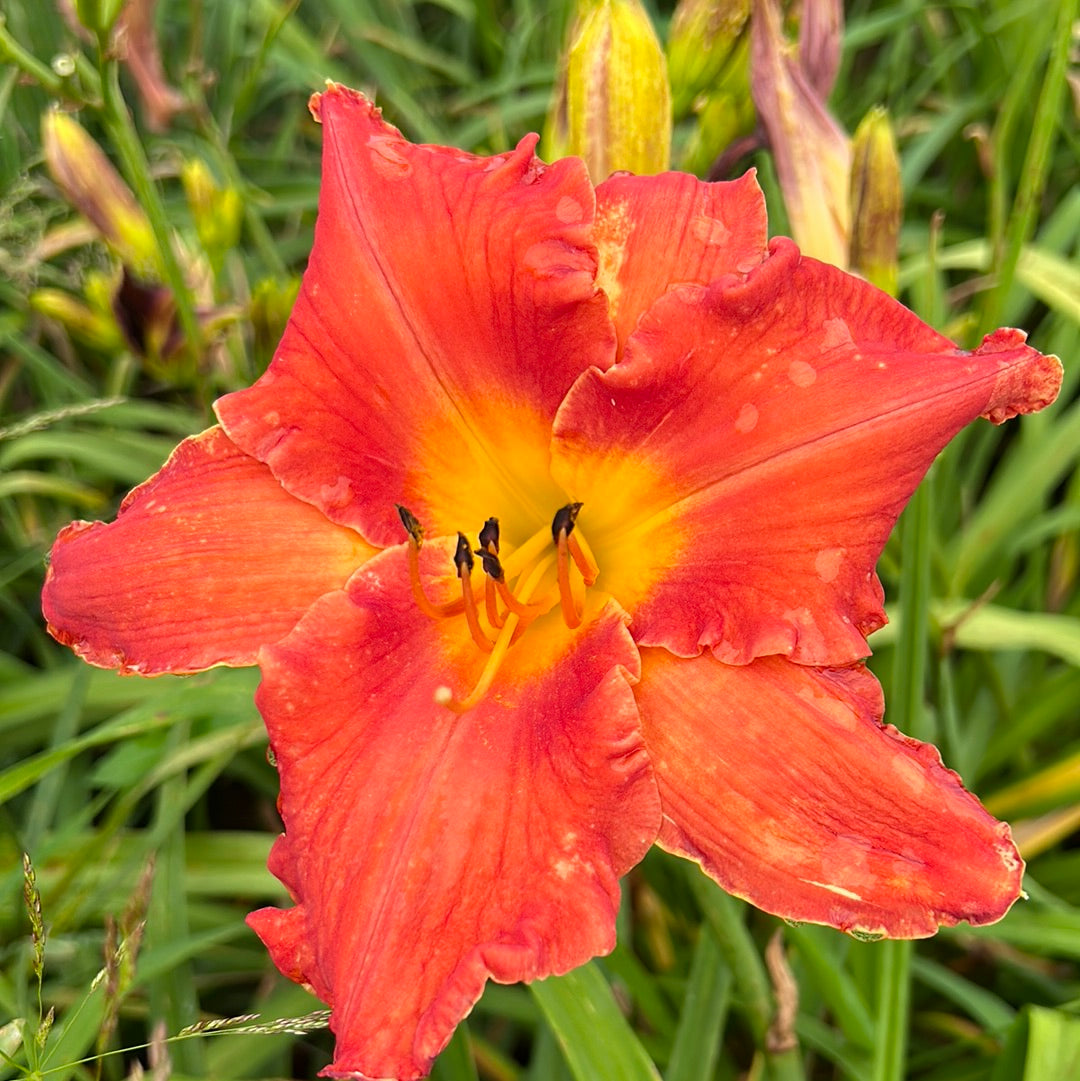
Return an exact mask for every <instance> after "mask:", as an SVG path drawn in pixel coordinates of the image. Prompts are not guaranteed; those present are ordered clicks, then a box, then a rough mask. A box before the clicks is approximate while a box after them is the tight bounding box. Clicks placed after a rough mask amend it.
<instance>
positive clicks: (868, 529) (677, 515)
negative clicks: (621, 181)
mask: <svg viewBox="0 0 1080 1081" xmlns="http://www.w3.org/2000/svg"><path fill="white" fill-rule="evenodd" d="M1060 382H1061V365H1060V363H1059V362H1058V361H1057V359H1056V358H1054V357H1045V356H1042V355H1041V354H1039V353H1037V352H1036V351H1035V350H1034V349H1031V348H1029V347H1028V346H1026V345H1024V337H1023V335H1022V334H1021V333H1020V332H1019V331H1015V330H1001V331H998V332H996V333H995V334H993V335H991V336H989V337H988V338H987V339H986V340H985V341H984V342H983V344H982V346H981V347H980V348H979V349H977V350H976V351H975V352H974V353H968V352H965V351H962V350H960V349H957V348H956V347H955V346H953V345H952V343H950V342H949V341H947V340H946V339H945V338H942V337H941V336H940V335H939V334H937V333H935V332H934V331H933V330H931V329H930V327H928V326H926V325H925V324H924V323H922V322H920V321H919V320H918V319H917V318H916V317H915V316H914V315H912V314H911V313H910V312H909V311H907V310H906V309H905V308H903V307H902V306H901V305H899V304H897V303H896V302H895V301H893V300H891V299H890V298H889V297H887V296H886V295H885V294H884V293H880V292H878V291H877V290H876V289H874V288H873V287H872V286H869V285H867V284H866V283H865V282H862V281H860V280H858V279H856V278H853V277H850V276H848V275H846V274H843V273H841V272H840V271H838V270H835V269H834V268H832V267H829V266H825V265H824V264H821V263H818V262H815V261H813V260H809V259H803V260H801V261H800V258H799V255H798V252H797V250H796V249H795V248H794V247H793V246H792V245H791V243H790V241H774V243H773V249H772V254H771V256H770V258H769V259H768V260H767V262H766V263H765V264H764V265H763V266H762V267H761V269H760V270H758V271H756V272H754V273H753V274H751V275H750V276H749V277H748V278H747V279H746V280H745V281H744V282H734V281H731V280H728V281H720V282H716V283H714V284H713V285H711V286H709V287H708V288H704V289H702V288H695V287H688V288H683V289H678V290H675V291H674V292H673V293H670V294H668V295H667V296H665V297H663V298H662V299H661V300H659V301H658V302H657V303H656V305H654V307H653V308H652V309H651V310H650V311H649V313H648V314H647V315H646V317H645V318H644V320H643V321H642V323H641V325H640V327H639V329H638V331H637V332H636V334H635V335H634V336H633V337H632V338H631V339H630V342H629V343H628V346H627V350H626V354H625V357H624V359H623V360H622V361H620V363H619V364H618V365H616V366H615V367H614V368H612V369H610V370H609V371H608V372H606V373H599V372H590V373H587V374H586V375H585V376H583V377H582V379H581V380H580V381H579V382H578V383H577V384H576V385H575V387H574V389H573V390H572V391H571V393H570V394H569V395H568V397H567V400H566V402H565V403H564V406H563V408H562V410H561V411H560V413H559V415H558V418H557V422H556V428H555V432H556V439H555V442H554V449H553V460H554V464H553V472H554V474H555V476H556V477H557V478H558V479H559V480H560V481H561V483H562V484H563V485H564V487H565V488H566V490H567V492H568V493H570V495H571V497H572V498H573V499H576V500H581V501H583V502H584V505H585V506H584V510H583V511H582V513H581V516H580V518H579V523H580V524H581V526H582V528H583V529H584V530H586V531H587V532H588V536H589V540H590V541H591V543H592V545H593V548H594V549H596V552H597V557H598V559H599V562H600V570H601V577H600V580H599V587H600V588H602V589H605V590H607V591H608V592H609V593H611V594H612V595H613V596H615V597H616V598H617V599H618V601H619V602H620V604H622V605H623V607H625V608H626V609H627V610H628V611H629V612H630V614H631V616H632V619H633V622H632V624H631V631H632V633H633V635H634V638H635V640H636V641H637V642H638V643H639V644H640V645H663V646H666V647H667V648H669V649H671V650H672V651H673V652H675V653H677V654H679V655H680V656H694V655H695V654H697V653H698V652H699V651H700V650H701V648H702V647H712V648H713V649H714V651H715V652H716V654H717V656H718V657H719V658H720V659H721V660H725V661H728V662H731V663H738V664H743V663H746V662H747V661H750V660H752V659H753V658H754V657H757V656H763V655H766V654H772V653H779V654H785V655H789V656H791V657H792V659H794V660H796V661H799V662H801V663H806V664H846V663H849V662H851V661H852V660H855V659H857V658H859V657H862V656H864V655H865V654H866V653H867V652H869V650H868V649H867V647H866V644H865V641H864V635H866V634H869V633H870V632H871V631H873V630H875V629H877V628H878V627H879V626H880V625H881V624H882V623H883V622H884V619H885V617H884V612H883V610H882V607H881V600H882V594H881V588H880V585H879V583H878V581H877V578H876V577H875V575H874V564H875V562H876V560H877V557H878V555H879V554H880V552H881V549H882V547H883V546H884V543H885V540H886V538H887V537H888V534H889V531H890V530H891V529H892V526H893V524H894V522H895V521H896V518H897V516H898V515H899V513H900V510H901V509H902V507H903V506H904V504H905V503H906V501H907V500H908V498H909V497H910V495H911V493H912V491H913V490H914V489H915V486H916V485H917V484H918V482H919V481H920V480H921V478H922V477H923V475H924V474H925V472H926V470H927V469H928V468H929V466H930V463H931V462H932V461H933V459H934V456H935V455H936V454H937V453H938V452H939V451H940V450H941V449H942V447H943V446H944V445H945V444H946V443H947V442H948V440H949V439H950V438H952V436H953V435H954V434H955V433H956V432H957V431H958V430H959V429H960V428H962V427H963V426H964V425H965V424H967V423H968V422H969V421H971V420H973V419H974V418H976V417H978V416H980V415H982V416H985V417H988V418H989V419H990V420H992V421H994V422H1000V421H1002V420H1005V419H1006V418H1008V417H1010V416H1013V415H1014V414H1016V413H1027V412H1031V411H1033V410H1036V409H1041V408H1042V407H1043V406H1045V405H1046V404H1047V403H1048V402H1050V401H1052V400H1053V398H1054V397H1055V395H1056V394H1057V392H1058V389H1059V387H1060Z"/></svg>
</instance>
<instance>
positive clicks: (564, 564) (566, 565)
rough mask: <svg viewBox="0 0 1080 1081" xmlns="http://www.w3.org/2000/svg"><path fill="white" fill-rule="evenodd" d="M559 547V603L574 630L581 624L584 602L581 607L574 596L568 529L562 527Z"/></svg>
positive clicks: (563, 614)
mask: <svg viewBox="0 0 1080 1081" xmlns="http://www.w3.org/2000/svg"><path fill="white" fill-rule="evenodd" d="M556 544H557V545H558V547H559V555H558V568H559V605H560V606H561V608H562V617H563V622H564V623H565V624H566V625H567V626H568V627H569V628H570V629H571V630H573V629H574V628H575V627H580V626H581V613H582V611H583V610H584V603H582V606H581V607H580V608H579V607H578V604H577V598H575V597H574V591H573V585H572V584H571V581H570V553H569V551H568V545H567V536H566V530H565V529H560V530H559V535H558V537H557V538H556Z"/></svg>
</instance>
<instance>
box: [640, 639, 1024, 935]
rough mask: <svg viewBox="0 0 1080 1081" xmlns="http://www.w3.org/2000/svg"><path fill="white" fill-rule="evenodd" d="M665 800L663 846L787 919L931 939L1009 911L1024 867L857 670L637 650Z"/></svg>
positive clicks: (999, 826)
mask: <svg viewBox="0 0 1080 1081" xmlns="http://www.w3.org/2000/svg"><path fill="white" fill-rule="evenodd" d="M635 694H636V697H637V700H638V705H639V706H640V708H641V713H642V724H643V726H644V731H645V740H646V743H647V745H648V748H649V754H650V757H651V758H652V760H653V763H654V767H655V770H656V776H657V781H658V783H659V785H660V795H661V799H662V800H663V803H664V824H663V827H662V829H661V834H660V844H661V845H663V846H664V847H665V848H668V849H670V850H671V851H672V852H675V853H678V854H679V855H682V856H686V857H688V858H690V859H693V860H696V861H698V862H699V863H700V864H701V865H702V867H703V868H704V869H705V870H706V871H707V872H708V873H709V874H710V875H711V876H712V877H713V878H715V879H716V881H717V882H719V883H720V885H721V886H723V887H724V889H725V890H727V891H728V892H730V893H733V894H735V895H736V896H739V897H743V898H745V899H746V900H748V901H750V902H751V903H752V904H754V905H756V906H757V907H759V908H762V909H764V910H765V911H767V912H772V913H775V914H776V915H778V916H782V917H783V918H785V919H789V920H799V921H807V922H810V923H821V924H827V925H829V926H831V927H837V928H839V929H840V930H843V931H847V932H850V933H853V934H860V935H865V936H875V937H876V936H881V935H885V936H889V937H893V938H922V937H925V936H928V935H932V934H933V933H934V932H935V931H936V930H937V928H938V926H939V925H945V926H951V925H953V924H955V923H957V922H959V921H960V920H967V921H968V922H969V923H972V924H986V923H993V922H994V921H996V920H999V919H1001V917H1002V916H1004V915H1005V913H1006V912H1007V911H1008V910H1009V908H1010V906H1011V905H1012V904H1013V902H1014V901H1015V900H1016V899H1017V897H1018V896H1020V881H1021V877H1022V875H1023V869H1024V864H1023V861H1022V860H1021V858H1020V854H1019V853H1018V852H1017V850H1016V847H1015V845H1014V844H1013V842H1012V838H1011V836H1010V833H1009V827H1008V826H1006V825H1005V824H1004V823H1002V822H997V821H996V820H995V819H993V818H992V817H991V816H990V815H989V814H988V813H987V812H986V811H985V810H984V809H983V807H982V806H981V804H980V803H979V802H978V800H977V799H976V798H975V797H974V796H973V795H971V793H969V792H968V791H967V790H966V789H965V788H964V786H963V784H962V783H961V781H960V778H959V777H958V776H957V775H956V774H955V773H953V771H952V770H949V769H946V768H945V767H944V766H943V765H942V764H941V757H940V755H939V754H938V752H937V750H936V748H934V747H932V746H930V745H929V744H925V743H919V742H917V741H916V740H913V739H909V738H908V737H906V736H903V735H901V734H900V733H899V732H897V730H896V729H895V728H893V727H892V726H891V725H882V724H881V723H880V716H881V710H882V701H881V690H880V687H879V686H878V684H877V681H876V680H875V679H874V678H873V677H872V676H871V675H870V674H869V673H868V672H867V671H866V670H865V669H864V668H862V667H857V668H849V669H815V668H808V667H805V666H800V665H796V664H792V663H791V662H789V661H786V660H783V659H782V658H779V657H769V658H764V659H762V660H758V661H755V662H754V663H753V664H750V665H746V666H739V667H736V666H730V665H725V664H722V663H721V662H719V661H717V660H715V659H714V658H713V657H711V656H710V655H708V654H705V655H703V656H701V657H698V658H695V659H693V660H682V659H679V658H674V657H671V656H670V654H667V653H666V652H665V651H663V650H643V651H642V677H641V682H640V683H639V684H638V686H637V687H636V689H635Z"/></svg>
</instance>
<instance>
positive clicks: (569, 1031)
mask: <svg viewBox="0 0 1080 1081" xmlns="http://www.w3.org/2000/svg"><path fill="white" fill-rule="evenodd" d="M529 990H530V991H531V992H532V994H533V997H534V998H535V999H536V1002H537V1005H539V1007H540V1009H541V1011H542V1012H543V1014H544V1018H545V1020H546V1021H547V1023H548V1025H550V1026H551V1030H552V1032H554V1034H555V1038H556V1039H557V1040H558V1041H559V1046H560V1047H561V1048H562V1052H563V1055H564V1056H565V1058H566V1063H567V1065H568V1066H569V1067H570V1072H571V1073H572V1074H573V1075H574V1078H575V1081H597V1078H601V1077H602V1078H603V1079H604V1081H659V1079H660V1075H659V1073H657V1070H656V1067H655V1066H654V1065H653V1063H652V1060H651V1059H650V1058H649V1056H648V1055H647V1054H646V1053H645V1048H644V1047H642V1046H641V1042H640V1041H639V1040H638V1038H637V1036H635V1035H634V1032H633V1029H631V1028H630V1024H629V1022H628V1021H627V1020H626V1018H625V1017H624V1016H623V1015H622V1011H621V1010H620V1009H619V1004H618V1003H617V1002H616V1001H615V996H614V994H613V993H612V991H611V987H610V986H609V985H608V982H607V980H605V979H604V977H603V975H602V973H601V972H600V968H599V966H598V965H597V964H596V963H595V962H594V961H590V962H589V963H588V964H587V965H582V967H581V968H577V969H574V971H573V972H568V973H567V974H566V975H565V976H553V977H551V978H550V979H546V980H537V981H536V982H535V983H531V984H530V985H529Z"/></svg>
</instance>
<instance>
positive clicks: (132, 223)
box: [41, 109, 161, 278]
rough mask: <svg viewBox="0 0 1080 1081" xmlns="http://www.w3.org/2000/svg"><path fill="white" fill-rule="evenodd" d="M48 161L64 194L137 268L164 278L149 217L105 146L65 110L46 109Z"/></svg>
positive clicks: (44, 124)
mask: <svg viewBox="0 0 1080 1081" xmlns="http://www.w3.org/2000/svg"><path fill="white" fill-rule="evenodd" d="M41 142H42V149H43V151H44V154H45V164H46V166H47V167H48V170H49V173H50V175H51V176H52V178H53V180H54V181H55V182H56V185H57V187H59V188H60V190H61V191H62V192H63V193H64V197H65V198H66V199H67V201H68V202H69V203H70V204H71V206H72V207H73V208H74V209H75V210H77V211H78V212H79V213H80V214H81V215H82V216H83V217H84V218H86V220H87V221H89V222H90V224H91V225H93V226H94V228H95V229H96V230H97V231H98V233H99V234H100V235H101V239H102V240H104V241H105V243H106V244H108V245H109V247H110V248H112V250H113V252H114V253H115V254H116V256H117V257H118V258H119V259H120V260H121V262H123V263H125V264H126V265H127V266H130V267H132V268H133V269H134V270H135V272H136V273H138V274H140V275H142V276H145V277H148V278H160V277H161V270H160V256H159V254H158V249H157V243H156V242H155V240H154V231H153V229H152V228H151V227H150V222H149V219H148V218H147V217H146V215H145V214H144V213H143V211H142V208H141V207H140V206H139V204H138V203H137V202H136V201H135V196H134V195H133V194H132V192H131V189H130V188H129V187H128V186H127V185H126V184H125V183H124V181H123V180H122V179H121V177H120V174H119V173H118V172H117V171H116V170H115V169H114V168H113V167H112V164H111V163H110V161H109V159H108V158H107V157H106V156H105V153H104V151H103V150H102V149H101V147H99V146H98V145H97V143H95V142H94V140H93V139H92V138H91V137H90V136H89V135H88V134H87V132H86V130H85V129H84V128H83V127H82V125H80V124H79V122H78V121H76V120H73V119H72V118H71V117H70V116H68V115H67V114H66V113H62V112H60V111H59V110H57V109H53V110H50V111H49V112H47V113H46V114H45V116H44V118H43V119H42V122H41Z"/></svg>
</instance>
